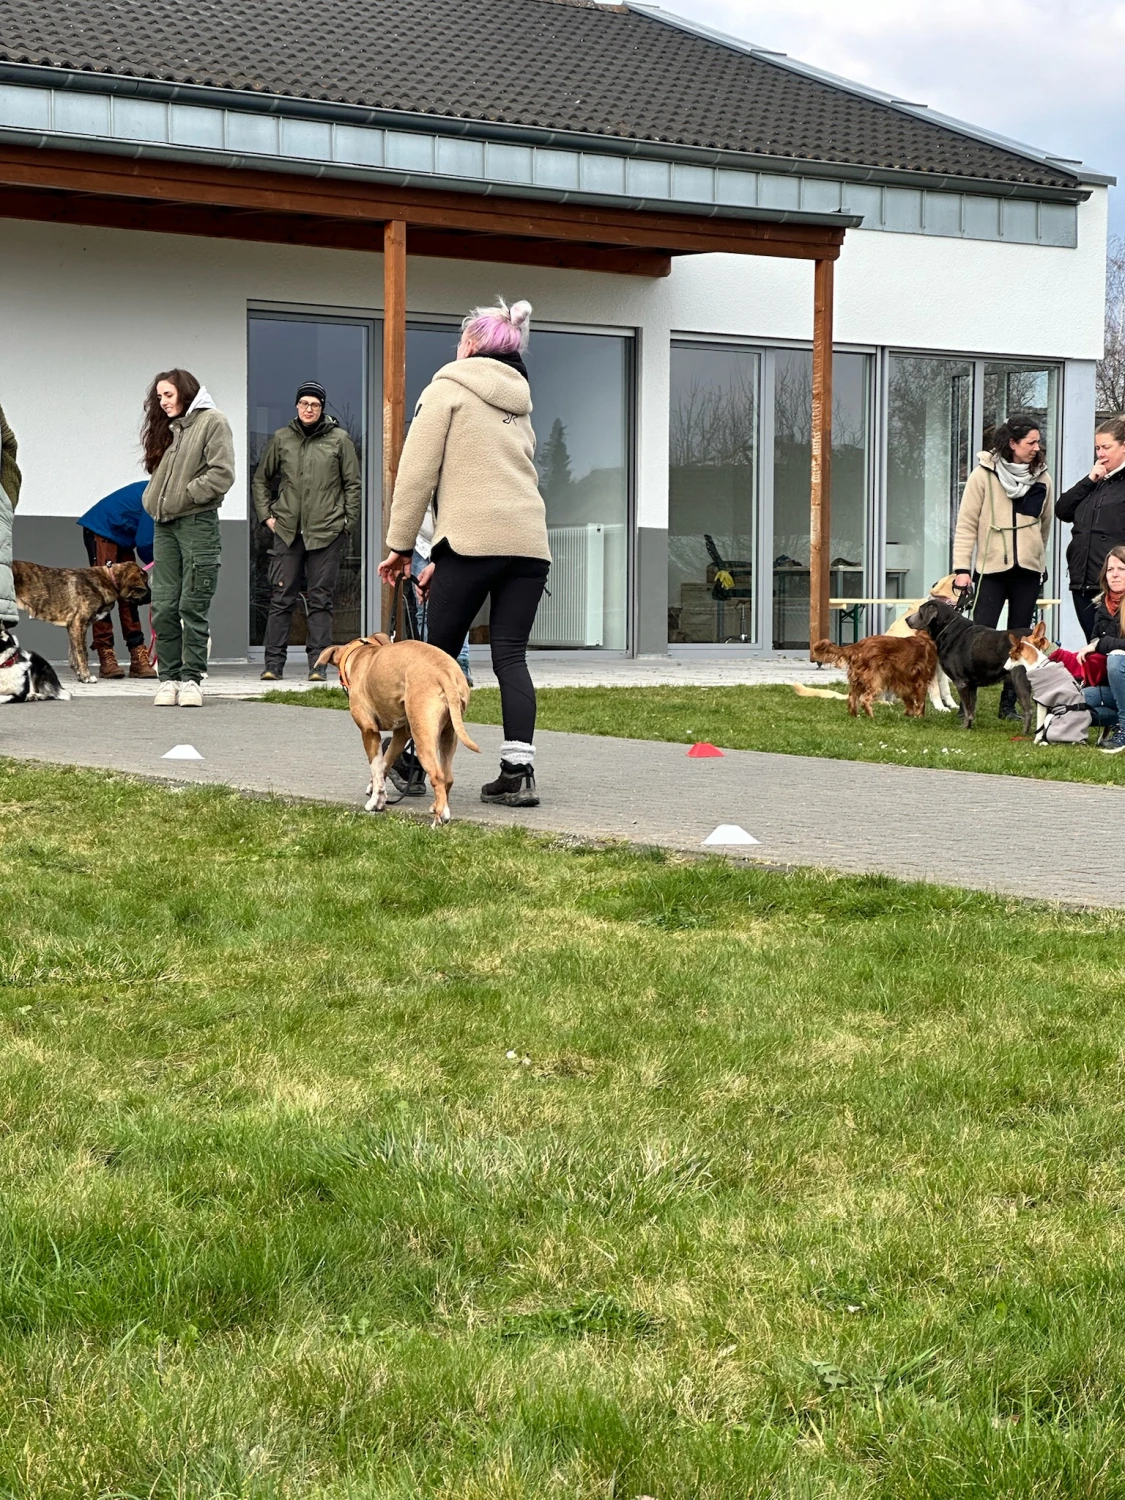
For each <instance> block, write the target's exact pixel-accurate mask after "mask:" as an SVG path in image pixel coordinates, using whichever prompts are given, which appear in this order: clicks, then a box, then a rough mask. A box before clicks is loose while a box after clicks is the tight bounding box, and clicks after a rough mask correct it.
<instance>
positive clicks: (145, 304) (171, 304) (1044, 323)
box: [0, 189, 1106, 527]
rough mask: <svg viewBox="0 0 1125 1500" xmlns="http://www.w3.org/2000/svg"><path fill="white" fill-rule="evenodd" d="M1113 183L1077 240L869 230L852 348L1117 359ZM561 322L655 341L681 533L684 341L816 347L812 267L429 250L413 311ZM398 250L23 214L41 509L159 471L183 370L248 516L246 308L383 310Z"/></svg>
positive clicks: (646, 403)
mask: <svg viewBox="0 0 1125 1500" xmlns="http://www.w3.org/2000/svg"><path fill="white" fill-rule="evenodd" d="M1105 236H1106V194H1105V191H1104V190H1102V189H1097V190H1095V192H1094V195H1093V197H1092V198H1091V199H1090V201H1089V203H1087V204H1086V205H1084V207H1083V208H1082V210H1081V213H1080V220H1079V243H1078V248H1077V249H1075V250H1063V249H1049V248H1043V247H1039V246H1031V245H1015V244H996V243H991V242H988V241H976V240H954V239H937V238H932V237H922V236H917V235H899V234H891V233H874V232H872V233H865V232H864V231H862V230H858V231H852V232H851V233H850V234H849V235H848V237H847V241H846V243H845V246H844V251H843V254H842V256H841V258H840V261H839V263H838V275H837V281H836V286H837V291H836V337H837V340H838V342H841V343H854V344H863V345H876V344H887V345H895V346H902V347H907V348H919V349H934V350H954V351H957V350H960V351H965V352H968V353H982V354H1012V355H1026V356H1036V357H1043V358H1055V359H1065V360H1069V361H1086V362H1088V361H1091V360H1094V359H1097V358H1098V357H1099V356H1100V354H1101V339H1102V305H1103V300H1104V277H1105ZM499 291H504V292H505V293H506V294H507V295H509V296H517V295H518V296H526V297H528V298H529V299H530V300H531V301H532V302H533V304H534V305H535V315H536V318H537V319H540V320H543V321H545V322H553V323H563V324H575V325H585V326H594V327H613V328H623V329H635V330H638V332H639V333H640V335H641V337H640V344H639V359H638V377H639V378H638V404H637V438H638V445H637V452H638V463H637V517H638V521H639V523H640V524H641V525H642V526H647V527H662V526H664V525H666V524H667V507H668V500H667V494H668V478H667V410H668V340H669V338H670V336H672V335H673V334H675V333H681V334H692V333H698V334H706V335H720V336H727V337H742V338H748V339H754V338H766V339H780V340H807V339H810V338H811V335H812V266H811V264H809V263H802V262H792V261H785V260H775V259H772V258H767V257H754V258H748V257H738V256H728V255H711V256H698V257H684V258H682V259H679V260H676V261H674V262H673V270H672V274H671V276H669V277H668V278H666V279H664V280H656V281H654V280H649V279H645V278H639V277H638V278H633V277H621V276H606V275H601V274H598V273H590V272H569V271H552V270H548V269H544V268H536V267H513V266H489V265H478V264H473V263H468V262H454V261H438V260H423V259H414V260H412V261H411V263H410V271H409V281H408V301H409V306H410V309H411V311H412V312H414V313H431V314H456V315H458V316H460V315H463V313H464V312H465V311H466V309H467V308H468V307H470V306H471V305H474V304H476V303H479V302H487V301H490V300H491V299H492V297H493V296H494V295H495V293H496V292H499ZM381 301H382V259H381V257H380V256H378V255H366V254H363V253H359V252H350V251H329V250H315V249H305V248H301V247H291V246H277V245H258V244H249V243H242V242H237V241H225V240H205V239H195V238H189V237H184V236H175V235H155V234H147V233H133V232H128V231H122V230H103V229H82V228H72V227H66V226H55V225H46V224H35V223H26V222H21V221H14V220H9V221H5V225H4V235H3V237H2V238H0V315H2V318H3V329H4V337H3V340H2V342H0V404H2V405H3V407H4V409H5V411H6V412H7V414H8V417H9V419H10V421H11V422H12V424H13V426H14V428H15V430H16V432H17V434H18V435H19V439H20V444H21V448H20V459H21V464H22V466H23V468H24V472H25V475H26V480H25V489H24V496H23V500H22V502H21V512H22V513H23V514H31V515H42V516H50V515H55V516H64V515H77V514H79V513H80V512H81V510H82V509H84V508H85V506H86V505H88V504H89V503H91V502H92V500H94V499H96V498H97V497H98V496H100V495H102V494H104V493H106V492H107V491H108V490H110V489H112V488H114V487H116V486H117V485H119V484H122V483H125V482H127V481H128V480H129V479H132V478H136V477H139V476H140V472H141V471H140V467H139V448H138V442H137V432H138V427H139V422H140V408H141V401H142V398H143V395H144V392H145V389H146V387H147V385H148V383H149V381H151V379H152V376H153V375H154V374H155V373H156V371H157V370H160V369H163V368H167V367H168V366H171V365H177V364H178V365H183V366H185V367H186V368H188V369H191V370H193V371H194V372H195V373H196V374H197V375H198V376H199V377H200V378H201V379H202V380H203V381H204V382H205V384H206V385H207V386H208V388H209V389H210V391H211V393H212V395H213V396H214V398H215V400H216V402H217V403H218V405H219V406H220V407H221V408H222V409H223V410H224V411H225V412H226V413H227V414H228V416H229V417H230V419H231V423H232V426H233V428H234V435H235V442H236V446H237V457H238V462H239V471H240V482H239V484H238V485H236V487H235V489H234V490H233V491H232V493H231V495H230V496H229V497H228V499H227V502H226V504H225V505H224V507H223V512H222V514H223V517H224V519H232V520H233V519H237V518H239V517H242V516H244V515H245V513H246V486H245V484H244V482H242V479H244V476H245V442H246V420H245V418H246V311H247V306H248V305H249V304H250V303H252V302H277V303H291V304H294V305H302V306H306V307H324V308H335V309H339V310H351V311H356V312H361V313H373V312H374V313H377V312H378V311H379V309H380V306H381Z"/></svg>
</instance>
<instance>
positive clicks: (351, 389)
mask: <svg viewBox="0 0 1125 1500" xmlns="http://www.w3.org/2000/svg"><path fill="white" fill-rule="evenodd" d="M368 337H369V328H368V325H367V324H366V323H348V322H345V321H343V320H339V321H335V320H331V321H329V320H323V321H322V320H317V319H313V318H299V317H277V316H268V315H265V314H259V313H252V314H251V316H250V325H249V372H248V373H249V391H248V399H247V411H248V414H249V435H248V436H249V444H248V456H249V466H248V474H247V480H246V484H247V492H249V487H250V480H251V479H252V477H253V474H254V470H255V469H256V468H257V466H258V461H259V459H260V458H261V456H262V453H263V452H264V450H265V446H266V444H267V443H268V442H269V440H270V438H271V437H272V436H273V434H274V433H275V432H276V431H277V429H278V428H279V427H284V426H285V425H286V423H288V422H291V421H292V420H293V418H294V417H295V416H296V392H297V387H298V385H300V384H301V382H302V381H304V380H318V381H320V383H321V385H323V386H324V388H325V390H326V391H327V392H328V413H329V415H330V416H333V417H335V418H336V420H337V421H338V422H339V423H340V425H341V426H342V427H344V428H345V429H346V430H347V432H348V434H349V435H350V437H351V439H352V442H353V443H354V444H355V447H356V452H357V453H358V455H359V461H360V465H361V467H362V468H363V470H364V474H365V478H364V495H365V496H366V494H367V492H368V491H367V479H366V468H367V464H366V457H367V412H368V406H369V401H368V393H367V370H368ZM366 511H367V506H366V504H365V505H364V510H363V514H364V516H365V515H366ZM249 526H250V644H251V646H260V645H261V644H262V641H263V639H264V634H265V627H266V617H267V615H268V614H269V604H270V583H269V574H268V567H269V563H268V553H269V548H270V543H271V539H272V538H271V533H270V532H269V531H268V530H267V528H266V527H264V526H260V525H259V524H258V521H257V518H256V516H255V514H254V507H253V503H252V502H249ZM362 532H363V524H362V522H361V524H360V526H359V527H358V528H357V529H356V532H355V534H354V535H352V536H351V537H349V539H348V551H347V554H346V555H345V557H344V559H343V562H342V563H341V566H340V579H339V583H338V584H337V588H336V608H335V612H334V617H333V624H332V639H333V640H334V641H350V640H352V639H353V638H354V637H355V636H357V635H359V634H361V632H362V630H363V618H362V615H363V607H362V606H363V596H362V588H363V536H362ZM289 641H290V644H291V645H294V646H298V645H304V642H305V615H304V612H303V609H302V607H301V605H300V604H298V607H297V608H296V609H295V610H294V611H293V623H292V626H291V627H290V632H289Z"/></svg>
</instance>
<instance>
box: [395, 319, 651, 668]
mask: <svg viewBox="0 0 1125 1500" xmlns="http://www.w3.org/2000/svg"><path fill="white" fill-rule="evenodd" d="M459 337H460V330H459V329H458V328H457V327H455V326H447V325H437V324H429V325H425V324H412V325H411V326H410V327H409V328H408V329H407V335H406V387H407V392H406V400H407V404H406V412H407V420H408V421H409V418H410V416H411V414H412V413H413V410H414V405H415V403H416V402H417V400H418V397H419V395H421V393H422V391H423V389H424V388H425V386H426V384H427V383H428V381H429V380H430V379H431V378H432V377H433V374H434V372H435V370H438V369H440V368H441V366H442V365H443V364H446V363H448V361H449V360H451V359H454V358H455V357H456V353H457V341H458V339H459ZM631 357H632V340H631V339H628V338H622V337H618V336H615V335H608V334H607V335H602V334H583V333H552V332H546V331H544V330H536V331H533V333H532V337H531V346H530V348H529V350H528V353H527V356H526V359H527V371H528V375H529V377H530V379H531V398H532V401H533V403H534V409H533V411H532V414H531V422H532V426H533V427H534V428H535V438H536V453H535V464H536V468H537V469H538V471H539V489H540V492H541V493H542V495H543V499H544V501H545V503H546V507H547V536H548V540H549V542H550V545H551V557H552V563H551V576H550V579H549V580H548V584H547V587H548V589H549V590H550V593H549V594H547V595H545V596H544V598H543V601H542V603H541V604H540V606H539V612H538V614H537V615H536V619H535V627H534V629H533V631H532V634H531V645H532V646H540V647H591V646H607V647H611V648H615V649H617V650H624V649H625V646H626V643H627V621H628V608H627V603H628V571H629V569H628V560H629V545H628V526H629V443H630V428H629V402H630V400H631V393H630V371H631ZM487 609H488V607H487V605H486V606H485V609H484V611H483V612H482V614H481V616H480V617H479V618H478V620H477V621H476V622H475V624H474V628H473V630H472V632H471V636H470V639H471V640H472V641H473V642H474V643H481V642H484V641H487V639H488V625H487V619H488V613H487Z"/></svg>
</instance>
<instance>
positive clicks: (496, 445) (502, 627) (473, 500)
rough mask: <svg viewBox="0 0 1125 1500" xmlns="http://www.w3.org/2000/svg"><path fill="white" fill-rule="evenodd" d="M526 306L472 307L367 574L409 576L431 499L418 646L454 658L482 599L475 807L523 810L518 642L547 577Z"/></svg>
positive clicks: (524, 673)
mask: <svg viewBox="0 0 1125 1500" xmlns="http://www.w3.org/2000/svg"><path fill="white" fill-rule="evenodd" d="M530 314H531V307H530V305H529V304H528V303H526V302H516V303H513V304H512V306H511V307H510V308H509V307H508V306H507V305H506V304H505V303H504V302H503V301H501V302H500V303H499V305H498V306H496V307H489V308H477V309H476V310H475V311H474V312H472V313H471V314H470V315H469V317H468V318H466V319H465V322H464V323H463V325H462V333H461V342H460V343H459V344H458V346H457V358H456V360H454V361H453V362H452V363H451V364H447V365H443V366H442V368H441V369H440V370H438V372H437V374H436V375H435V376H434V378H433V380H432V381H431V382H430V384H429V385H428V386H427V387H426V389H425V390H424V391H423V392H422V395H421V398H420V399H419V401H418V405H417V406H416V407H415V410H414V420H413V421H412V422H411V424H410V431H409V432H408V433H407V437H406V443H405V445H404V447H403V450H402V460H401V462H400V465H399V471H398V478H397V480H396V483H395V490H394V498H393V501H392V504H391V514H390V521H389V524H388V527H387V545H388V547H389V548H390V552H389V555H388V556H387V557H385V558H384V559H383V561H382V562H381V563H380V564H379V576H380V577H381V578H382V579H383V581H384V583H387V584H393V583H394V581H395V580H396V579H397V578H398V577H399V575H400V574H402V573H405V572H407V570H408V569H409V567H410V561H411V555H412V553H413V550H414V543H415V538H416V537H417V535H418V532H419V529H420V527H421V524H422V518H423V516H424V515H425V513H426V507H427V506H428V505H429V504H430V501H431V498H433V499H434V501H435V517H436V522H437V524H436V526H435V528H434V537H433V545H432V548H431V551H430V560H431V562H432V563H433V568H434V571H433V574H432V576H431V578H430V580H429V605H428V623H429V635H430V641H431V643H432V644H433V645H435V646H438V647H440V648H441V650H443V651H445V652H447V653H448V655H450V656H452V657H454V658H456V656H457V654H458V652H459V651H460V649H461V646H462V643H463V641H464V639H465V636H466V633H467V632H468V629H469V625H470V624H471V623H472V620H473V617H474V615H475V614H476V613H477V611H478V610H479V609H480V607H481V605H482V604H483V603H484V601H485V599H489V600H490V605H489V621H488V625H489V640H490V644H491V648H492V666H493V670H494V671H495V673H496V677H497V680H498V682H499V685H500V704H501V709H502V712H503V719H504V741H503V744H502V745H501V747H500V774H499V776H498V777H497V778H496V780H495V781H491V782H488V783H487V784H486V785H485V786H483V787H482V788H481V799H482V801H484V802H502V803H505V804H507V805H508V806H509V807H535V806H536V805H537V804H538V801H539V796H538V792H537V790H536V786H535V771H534V766H535V746H534V737H535V688H534V687H533V685H532V681H531V674H530V673H529V672H528V669H527V642H528V638H529V637H530V635H531V627H532V625H533V624H534V622H535V612H536V610H537V609H538V608H539V601H540V599H541V598H542V597H543V590H544V588H545V587H546V584H547V574H548V572H549V571H550V567H551V551H550V547H549V546H548V543H547V517H546V510H545V508H544V505H543V497H542V496H541V495H540V493H539V482H538V476H537V474H536V471H535V433H534V432H533V430H532V426H531V388H530V385H529V383H528V377H527V369H526V367H525V366H524V362H523V359H522V358H521V355H522V354H523V353H524V351H525V350H526V349H527V343H528V318H529V316H530Z"/></svg>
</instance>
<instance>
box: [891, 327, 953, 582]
mask: <svg viewBox="0 0 1125 1500" xmlns="http://www.w3.org/2000/svg"><path fill="white" fill-rule="evenodd" d="M972 401H973V367H972V365H971V363H970V362H969V361H968V360H963V359H927V358H923V357H920V356H918V357H916V356H913V355H897V354H896V355H893V356H892V357H891V359H890V362H889V368H888V380H887V595H888V597H890V596H892V595H901V596H902V597H904V598H907V599H910V598H914V599H917V598H921V597H922V596H923V595H924V594H926V593H928V592H929V589H930V587H931V586H932V585H933V584H934V583H936V581H937V580H938V579H939V578H942V577H944V576H945V574H947V573H948V572H949V569H950V567H951V559H952V542H953V527H954V525H955V523H956V520H957V509H958V507H959V505H960V504H961V492H962V491H963V490H964V488H965V481H966V480H967V479H968V477H969V473H970V470H971V468H972V465H973V451H972Z"/></svg>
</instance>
